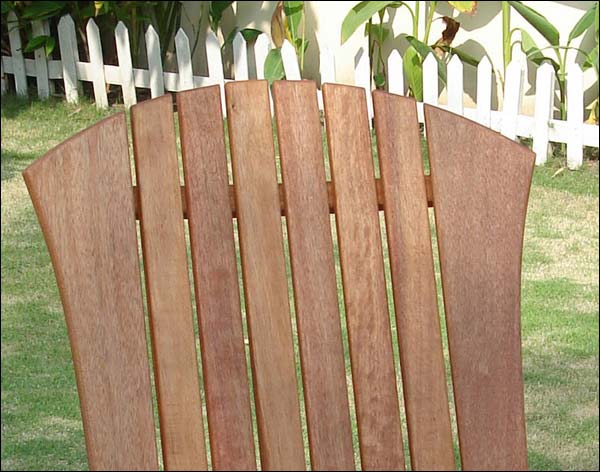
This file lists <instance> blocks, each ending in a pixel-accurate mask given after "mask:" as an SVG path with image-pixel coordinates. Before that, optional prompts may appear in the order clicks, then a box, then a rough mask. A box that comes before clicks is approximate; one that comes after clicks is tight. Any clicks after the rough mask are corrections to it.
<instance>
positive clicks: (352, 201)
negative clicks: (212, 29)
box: [323, 84, 404, 470]
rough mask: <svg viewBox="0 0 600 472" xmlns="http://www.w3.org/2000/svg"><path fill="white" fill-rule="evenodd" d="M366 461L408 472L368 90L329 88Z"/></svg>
mask: <svg viewBox="0 0 600 472" xmlns="http://www.w3.org/2000/svg"><path fill="white" fill-rule="evenodd" d="M323 100H324V105H325V120H326V128H327V142H328V144H329V157H330V161H331V173H332V178H333V182H334V187H335V196H336V202H335V203H336V224H337V234H338V238H339V248H340V261H341V266H342V280H343V284H344V302H345V305H346V318H347V322H348V335H349V345H350V357H351V362H352V378H353V382H354V398H355V403H356V416H357V422H358V434H359V439H360V453H361V462H362V466H363V468H364V469H365V470H398V469H404V454H403V450H402V435H401V429H400V414H399V408H398V392H397V389H396V376H395V371H394V360H393V351H392V337H391V331H390V325H389V315H388V305H387V296H386V285H385V276H384V269H383V251H382V247H381V234H380V229H379V213H378V209H377V192H376V188H375V174H374V168H373V156H372V155H371V138H370V135H369V122H368V115H367V109H366V101H365V92H364V89H362V88H358V87H349V86H345V85H332V84H325V85H324V86H323Z"/></svg>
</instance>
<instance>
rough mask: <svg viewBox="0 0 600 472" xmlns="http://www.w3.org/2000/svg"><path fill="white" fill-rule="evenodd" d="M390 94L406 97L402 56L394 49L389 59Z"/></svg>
mask: <svg viewBox="0 0 600 472" xmlns="http://www.w3.org/2000/svg"><path fill="white" fill-rule="evenodd" d="M387 70H388V92H390V93H396V94H398V95H404V74H403V65H402V56H400V53H399V52H398V50H397V49H394V50H393V51H392V52H391V53H390V57H388V69H387Z"/></svg>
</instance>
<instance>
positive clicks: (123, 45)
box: [115, 21, 137, 108]
mask: <svg viewBox="0 0 600 472" xmlns="http://www.w3.org/2000/svg"><path fill="white" fill-rule="evenodd" d="M115 39H116V42H117V58H118V59H119V72H120V73H121V87H122V89H123V102H124V103H125V106H126V107H127V108H129V107H130V106H131V105H135V104H136V102H137V98H136V96H135V83H134V81H133V66H132V64H131V48H130V46H129V31H127V27H126V26H125V24H124V23H123V22H122V21H119V23H117V27H116V28H115Z"/></svg>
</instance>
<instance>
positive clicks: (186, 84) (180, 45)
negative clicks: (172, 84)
mask: <svg viewBox="0 0 600 472" xmlns="http://www.w3.org/2000/svg"><path fill="white" fill-rule="evenodd" d="M175 51H176V53H177V70H178V73H179V90H189V89H192V88H194V72H193V70H192V54H191V52H190V41H189V40H188V37H187V34H185V31H183V28H179V31H177V34H176V35H175Z"/></svg>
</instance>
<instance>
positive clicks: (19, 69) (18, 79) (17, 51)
mask: <svg viewBox="0 0 600 472" xmlns="http://www.w3.org/2000/svg"><path fill="white" fill-rule="evenodd" d="M7 24H8V41H9V43H10V52H11V54H12V69H13V75H14V76H15V89H16V92H17V95H22V96H27V74H26V73H25V59H24V58H23V47H22V44H21V32H20V31H19V27H18V20H17V16H16V15H15V12H13V11H11V12H10V13H9V14H8V21H7Z"/></svg>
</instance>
